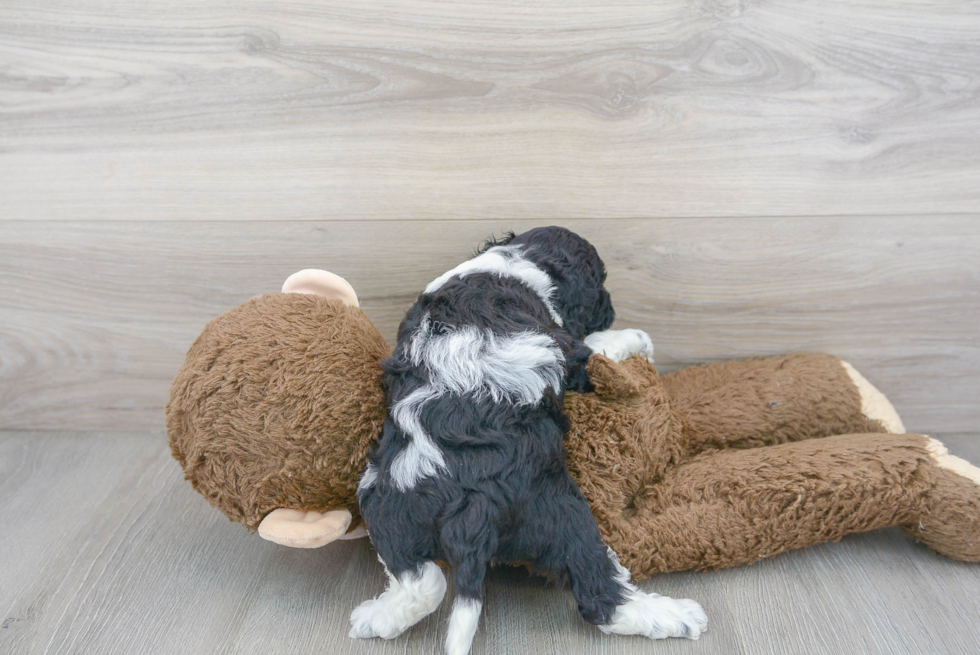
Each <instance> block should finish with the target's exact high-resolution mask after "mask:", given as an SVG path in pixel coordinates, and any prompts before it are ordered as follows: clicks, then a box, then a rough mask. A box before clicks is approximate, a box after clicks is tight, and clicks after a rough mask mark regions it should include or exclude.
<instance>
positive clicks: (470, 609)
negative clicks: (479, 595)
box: [446, 596, 483, 655]
mask: <svg viewBox="0 0 980 655" xmlns="http://www.w3.org/2000/svg"><path fill="white" fill-rule="evenodd" d="M482 608H483V603H481V602H480V601H478V600H477V599H475V598H461V597H459V596H457V597H456V601H455V602H454V603H453V614H452V616H451V617H449V634H447V635H446V655H466V654H467V653H469V652H470V647H471V646H472V645H473V637H474V636H475V635H476V627H477V625H478V624H479V623H480V610H481V609H482Z"/></svg>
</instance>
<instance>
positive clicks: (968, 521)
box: [597, 434, 980, 577]
mask: <svg viewBox="0 0 980 655" xmlns="http://www.w3.org/2000/svg"><path fill="white" fill-rule="evenodd" d="M597 519H598V522H599V526H600V529H601V530H602V532H603V538H604V539H605V541H606V543H608V544H609V545H610V546H611V547H612V548H613V549H614V550H615V551H616V552H617V553H618V554H619V557H620V560H621V561H622V562H623V564H624V565H626V566H627V567H628V568H629V569H630V570H631V571H632V573H633V575H634V576H635V577H646V576H650V575H653V574H656V573H663V572H666V571H675V570H686V569H714V568H722V567H727V566H734V565H737V564H745V563H749V562H753V561H755V560H758V559H761V558H763V557H769V556H771V555H775V554H777V553H781V552H785V551H788V550H791V549H795V548H801V547H803V546H808V545H811V544H815V543H820V542H824V541H830V540H836V539H839V538H841V537H842V536H844V535H846V534H848V533H852V532H859V531H864V530H872V529H875V528H883V527H888V526H892V525H896V524H900V525H902V527H903V529H905V530H906V531H907V532H909V533H911V534H912V535H913V536H914V537H915V538H916V539H918V540H920V541H923V542H925V543H926V544H927V545H928V546H930V547H931V548H932V549H934V550H936V551H937V552H939V553H941V554H943V555H946V556H947V557H951V558H954V559H958V560H961V561H974V562H975V561H980V469H978V468H977V467H975V466H972V465H971V464H969V463H968V462H966V461H964V460H962V459H959V458H956V457H952V456H951V455H949V454H948V453H946V450H945V448H943V446H942V444H941V443H939V442H938V441H936V440H935V439H930V438H928V437H925V436H922V435H911V434H903V435H883V434H863V435H843V436H836V437H828V438H826V439H812V440H808V441H802V442H798V443H788V444H782V445H777V446H770V447H765V448H757V449H751V450H724V451H712V452H708V453H704V454H703V455H700V456H698V457H696V458H694V459H692V460H689V461H688V462H686V463H684V464H682V465H680V466H677V467H675V468H673V469H672V470H671V471H670V472H669V473H668V474H667V475H666V476H665V477H664V478H663V479H662V480H661V481H660V482H659V483H658V484H656V485H655V486H652V487H649V488H648V489H647V490H646V492H645V493H644V494H643V495H642V497H640V498H636V499H634V501H633V511H632V512H631V514H630V515H629V517H628V518H624V515H623V513H621V512H620V513H615V514H613V513H610V515H609V516H603V515H602V514H601V513H599V512H597Z"/></svg>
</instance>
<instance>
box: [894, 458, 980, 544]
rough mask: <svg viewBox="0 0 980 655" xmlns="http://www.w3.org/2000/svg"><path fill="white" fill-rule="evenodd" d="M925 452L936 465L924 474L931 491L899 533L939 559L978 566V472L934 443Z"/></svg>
mask: <svg viewBox="0 0 980 655" xmlns="http://www.w3.org/2000/svg"><path fill="white" fill-rule="evenodd" d="M926 448H927V449H928V451H929V454H930V455H931V456H932V458H933V460H934V461H935V462H936V467H935V468H933V469H930V470H927V471H925V472H924V474H925V475H927V476H928V479H929V482H930V483H931V485H932V488H931V489H930V490H929V491H928V492H927V493H926V494H924V495H923V497H922V500H921V502H920V505H919V508H918V510H917V511H916V512H915V513H914V514H913V515H912V517H911V520H908V521H905V522H903V523H902V529H903V530H905V532H907V533H909V534H910V535H912V536H913V537H915V539H917V540H918V541H921V542H922V543H924V544H926V545H927V546H929V547H930V548H932V549H933V550H934V551H936V552H937V553H939V554H940V555H945V556H946V557H950V558H952V559H957V560H960V561H963V562H980V502H978V501H977V495H978V492H977V490H978V489H980V468H977V467H976V466H974V465H972V464H970V463H969V462H967V461H966V460H964V459H960V458H959V457H954V456H953V455H950V454H949V453H948V452H947V451H946V447H945V446H943V444H942V443H940V442H939V441H937V440H935V439H929V441H928V443H927V444H926Z"/></svg>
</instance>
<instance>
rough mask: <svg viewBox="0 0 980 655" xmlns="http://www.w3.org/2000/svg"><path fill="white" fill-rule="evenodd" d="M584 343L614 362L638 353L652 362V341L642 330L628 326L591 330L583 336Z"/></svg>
mask: <svg viewBox="0 0 980 655" xmlns="http://www.w3.org/2000/svg"><path fill="white" fill-rule="evenodd" d="M585 345H586V346H588V347H589V348H591V349H592V352H597V353H599V354H601V355H605V356H606V357H608V358H609V359H611V360H613V361H614V362H621V361H623V360H624V359H628V358H630V357H633V356H635V355H639V356H641V357H643V358H644V359H646V360H647V361H648V362H650V363H651V364H652V363H653V341H651V340H650V335H649V334H647V333H646V332H644V331H643V330H637V329H634V328H628V329H625V330H603V331H602V332H593V333H592V334H590V335H589V336H587V337H585Z"/></svg>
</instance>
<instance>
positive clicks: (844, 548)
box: [0, 432, 980, 655]
mask: <svg viewBox="0 0 980 655" xmlns="http://www.w3.org/2000/svg"><path fill="white" fill-rule="evenodd" d="M944 441H945V442H946V443H947V445H948V446H949V447H950V449H951V451H952V452H954V453H955V454H958V455H960V456H963V457H966V458H968V459H971V460H972V461H974V462H977V461H980V439H978V438H977V435H976V434H971V435H962V436H958V437H944ZM0 455H2V457H0V467H2V469H0V470H2V471H3V472H4V473H8V474H9V475H8V476H6V477H5V478H3V479H0V514H2V515H3V516H4V517H5V525H6V526H7V527H6V528H5V530H3V531H0V548H2V550H0V553H2V563H3V566H0V612H2V613H0V625H2V628H0V653H4V654H7V653H10V654H14V653H16V654H17V655H41V654H42V653H43V654H45V655H83V654H84V655H91V654H94V653H98V654H99V655H117V654H118V655H124V654H127V655H128V654H130V653H142V654H145V655H158V654H159V655H174V654H181V655H214V654H216V653H218V654H225V653H242V654H252V653H255V654H260V653H270V652H275V653H281V654H282V655H306V654H308V653H320V652H323V653H327V652H329V653H337V654H338V655H348V654H350V655H355V654H357V655H360V654H364V655H368V654H372V655H374V654H382V653H383V654H391V653H404V654H406V655H415V654H422V653H426V654H429V653H435V652H441V646H442V641H443V639H444V638H445V630H446V622H447V619H448V614H449V610H450V607H451V604H450V603H449V602H444V603H443V605H442V607H441V608H440V609H439V610H438V611H437V612H436V614H435V615H433V616H431V617H429V618H427V619H425V620H423V621H422V622H421V623H420V624H419V625H418V626H416V627H414V628H413V629H411V630H409V631H408V632H407V633H406V634H405V635H404V636H402V637H400V638H398V639H396V640H393V641H390V642H386V641H382V640H354V639H349V638H348V637H347V632H348V629H349V628H348V623H347V617H348V614H349V613H350V610H351V609H352V608H353V607H355V606H356V605H357V604H358V603H359V602H361V601H362V600H365V599H366V598H369V597H371V596H372V595H375V594H377V593H379V592H380V591H381V590H382V589H383V587H384V576H383V573H382V571H381V567H380V566H379V565H378V563H377V560H376V555H375V553H374V551H373V549H372V548H371V547H370V545H369V544H368V543H367V541H366V540H361V541H357V542H342V543H336V544H332V545H330V546H328V547H326V548H324V549H319V550H312V551H306V550H292V549H287V548H283V547H280V546H275V545H273V544H270V543H268V542H265V541H262V540H261V539H260V538H258V537H257V536H255V535H250V534H248V533H247V532H246V531H245V530H244V529H242V528H241V526H239V525H237V524H232V523H229V522H228V521H227V520H225V519H224V517H222V516H221V515H220V514H219V513H218V512H216V511H215V510H213V509H212V508H211V507H209V506H208V505H207V503H206V502H205V501H204V499H203V498H201V497H200V496H198V495H197V494H195V493H194V492H193V491H192V490H191V488H190V485H188V484H187V483H186V482H185V481H183V480H182V479H181V474H180V470H179V467H178V466H177V464H176V463H175V462H174V461H172V460H171V459H170V456H169V453H168V452H167V450H166V442H165V437H164V435H163V434H162V433H160V432H155V433H130V434H113V435H102V434H97V433H77V434H70V433H61V434H45V433H0ZM11 527H13V528H14V531H13V532H11V531H10V528H11ZM978 585H980V566H977V565H968V564H961V563H957V562H953V561H950V560H947V559H944V558H942V557H939V556H937V555H933V554H931V553H929V552H928V551H927V550H926V549H925V548H924V547H922V546H920V545H918V544H916V543H914V542H913V541H912V540H910V539H908V538H907V537H905V536H904V535H903V534H902V533H901V532H899V531H898V530H885V531H879V532H872V533H866V534H863V535H853V536H850V537H847V538H845V539H844V540H842V541H841V542H839V543H836V544H824V545H820V546H816V547H812V548H808V549H804V550H801V551H795V552H792V553H787V554H785V555H780V556H778V557H775V558H771V559H769V560H765V561H763V562H760V563H759V564H756V565H753V566H749V567H740V568H735V569H730V570H726V571H718V572H709V573H679V574H670V575H664V576H659V577H657V578H655V579H654V580H649V581H646V582H643V583H641V586H642V587H643V588H644V589H646V590H648V591H657V592H658V593H663V594H665V595H671V596H674V597H689V598H695V599H698V600H699V601H700V602H702V603H703V604H704V605H705V607H706V609H707V612H708V614H709V617H710V621H711V624H710V629H709V631H708V632H707V633H706V634H705V635H704V636H703V637H702V638H701V640H700V641H698V642H697V643H696V644H694V643H691V642H688V641H682V640H669V641H664V642H659V643H657V644H655V645H653V644H651V643H650V642H649V641H647V640H646V639H643V638H639V637H618V636H613V635H603V634H601V633H600V632H599V631H598V630H596V629H595V628H593V627H592V626H589V625H587V624H585V623H584V622H583V621H582V620H581V619H580V618H579V616H578V612H577V611H576V608H575V603H574V601H573V600H572V598H571V594H570V593H569V592H568V591H566V590H560V589H557V588H555V587H554V586H551V585H548V584H546V583H544V582H543V581H541V580H540V579H537V578H533V577H530V576H529V575H528V574H526V573H524V572H522V571H521V570H517V569H510V568H506V567H502V568H496V569H493V570H492V571H491V572H490V574H489V575H488V578H487V583H486V603H485V611H484V613H483V618H482V619H481V625H480V631H479V632H478V633H477V637H476V641H475V643H474V648H473V651H472V652H473V655H483V654H485V653H494V654H500V653H503V654H517V653H581V654H583V655H639V654H640V653H643V654H648V653H651V652H658V653H668V654H673V653H694V652H697V653H698V654H699V655H721V654H724V655H733V654H739V655H741V654H746V655H758V654H763V655H764V654H766V653H771V654H772V655H796V654H802V653H813V654H817V653H819V654H820V655H840V654H849V653H855V652H860V653H867V654H868V655H906V654H908V655H913V654H914V655H920V654H921V653H972V652H977V650H978V649H980V636H978V633H977V631H976V627H975V624H976V617H977V615H978V613H980V600H978V596H977V594H976V589H977V588H978Z"/></svg>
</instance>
